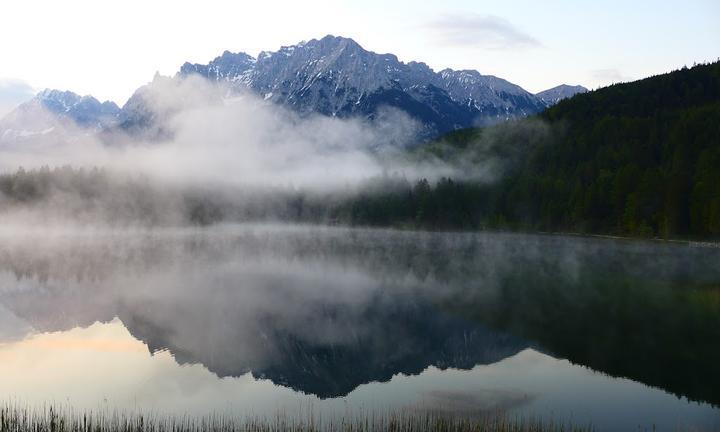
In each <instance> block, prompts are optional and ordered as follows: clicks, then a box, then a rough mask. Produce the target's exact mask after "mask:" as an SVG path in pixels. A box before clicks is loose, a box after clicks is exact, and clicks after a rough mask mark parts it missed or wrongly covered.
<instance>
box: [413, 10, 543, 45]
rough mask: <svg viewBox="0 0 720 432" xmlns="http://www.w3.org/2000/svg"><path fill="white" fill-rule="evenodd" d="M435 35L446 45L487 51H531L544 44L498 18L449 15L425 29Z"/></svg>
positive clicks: (431, 23) (426, 25)
mask: <svg viewBox="0 0 720 432" xmlns="http://www.w3.org/2000/svg"><path fill="white" fill-rule="evenodd" d="M424 27H425V28H426V29H428V30H430V31H431V32H433V33H435V34H436V36H437V38H438V42H439V43H441V44H443V45H462V46H470V47H476V48H484V49H498V50H500V49H529V48H536V47H540V46H542V44H541V43H540V42H539V41H538V40H537V39H535V38H534V37H532V36H530V35H529V34H527V33H525V32H523V31H522V30H520V29H518V28H517V27H515V26H514V25H513V24H512V23H510V22H509V21H508V20H506V19H504V18H501V17H498V16H494V15H478V14H463V15H445V16H443V17H441V18H438V19H437V20H434V21H431V22H429V23H427V24H425V26H424Z"/></svg>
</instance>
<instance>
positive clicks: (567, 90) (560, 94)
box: [535, 84, 588, 106]
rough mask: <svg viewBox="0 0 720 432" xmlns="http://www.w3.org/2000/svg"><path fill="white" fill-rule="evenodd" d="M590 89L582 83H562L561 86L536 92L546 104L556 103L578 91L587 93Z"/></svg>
mask: <svg viewBox="0 0 720 432" xmlns="http://www.w3.org/2000/svg"><path fill="white" fill-rule="evenodd" d="M587 92H588V89H587V88H585V87H583V86H581V85H568V84H560V85H559V86H556V87H553V88H550V89H547V90H543V91H541V92H539V93H536V94H535V96H537V97H538V98H540V99H541V100H542V101H543V102H545V104H546V105H548V106H550V105H555V104H556V103H558V102H560V101H561V100H563V99H567V98H570V97H573V96H575V95H576V94H578V93H587Z"/></svg>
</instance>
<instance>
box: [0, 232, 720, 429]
mask: <svg viewBox="0 0 720 432" xmlns="http://www.w3.org/2000/svg"><path fill="white" fill-rule="evenodd" d="M697 246H698V245H694V246H692V245H691V246H689V245H687V244H661V243H652V242H631V241H619V240H607V239H584V238H572V237H560V236H528V235H519V234H485V233H482V234H440V233H417V232H398V231H390V230H355V229H344V228H322V227H299V226H224V227H217V228H212V229H196V230H191V229H187V230H155V231H115V232H109V231H89V230H85V231H71V230H67V231H62V230H60V231H45V232H37V231H35V232H24V233H22V234H18V231H17V230H10V229H6V230H5V231H3V232H0V400H2V399H4V400H6V401H10V402H12V403H16V404H29V405H32V406H41V405H42V404H44V403H48V402H52V403H56V404H61V405H63V406H69V407H72V408H73V409H75V410H78V409H85V408H87V409H122V410H143V411H150V412H154V413H161V414H165V413H167V414H193V415H204V414H208V413H218V412H220V413H229V414H231V415H237V416H242V415H254V416H264V415H267V416H275V415H277V414H278V413H284V414H289V415H296V414H297V415H306V414H307V413H309V412H312V413H313V414H314V415H321V416H334V415H355V414H362V413H368V412H388V411H396V410H419V411H421V410H426V409H433V410H438V411H441V412H447V413H452V414H454V415H467V416H477V415H484V414H488V413H490V414H494V413H506V414H507V415H509V416H511V417H532V418H546V419H553V420H555V421H560V422H571V423H573V424H577V425H583V426H584V425H592V426H594V427H595V428H596V429H597V430H645V429H651V428H652V427H653V426H655V427H657V430H678V429H680V430H703V431H704V430H720V409H719V408H718V406H720V249H716V248H707V247H697Z"/></svg>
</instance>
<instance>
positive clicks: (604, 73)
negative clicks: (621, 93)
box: [590, 68, 633, 86]
mask: <svg viewBox="0 0 720 432" xmlns="http://www.w3.org/2000/svg"><path fill="white" fill-rule="evenodd" d="M590 74H591V75H592V77H593V79H594V80H595V81H596V82H597V83H598V84H599V85H600V86H603V85H610V84H615V83H620V82H628V81H632V80H633V78H632V77H630V76H627V75H625V74H623V73H622V72H620V71H619V70H618V69H613V68H610V69H596V70H594V71H592V72H590Z"/></svg>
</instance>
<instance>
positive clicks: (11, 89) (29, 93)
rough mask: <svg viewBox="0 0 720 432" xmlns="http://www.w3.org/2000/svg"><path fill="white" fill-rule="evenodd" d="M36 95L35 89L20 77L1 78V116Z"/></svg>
mask: <svg viewBox="0 0 720 432" xmlns="http://www.w3.org/2000/svg"><path fill="white" fill-rule="evenodd" d="M34 95H35V90H33V88H32V87H30V85H29V84H28V83H26V82H24V81H21V80H18V79H11V78H0V117H2V116H4V115H5V114H7V113H8V112H10V111H12V110H13V109H14V108H15V107H17V106H18V105H20V104H21V103H23V102H25V101H27V100H28V99H30V98H32V97H33V96H34Z"/></svg>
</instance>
